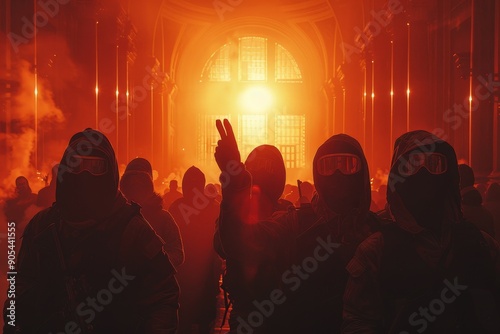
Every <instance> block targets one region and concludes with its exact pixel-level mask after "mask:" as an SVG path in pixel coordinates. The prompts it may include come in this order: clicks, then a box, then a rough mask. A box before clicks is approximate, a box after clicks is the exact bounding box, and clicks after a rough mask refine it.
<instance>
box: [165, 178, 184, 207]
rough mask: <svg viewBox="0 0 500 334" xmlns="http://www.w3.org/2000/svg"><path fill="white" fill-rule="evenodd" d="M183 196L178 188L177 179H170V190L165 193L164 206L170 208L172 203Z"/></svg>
mask: <svg viewBox="0 0 500 334" xmlns="http://www.w3.org/2000/svg"><path fill="white" fill-rule="evenodd" d="M181 197H182V193H181V192H180V191H179V190H178V185H177V180H170V182H169V183H168V191H165V193H164V194H163V207H164V208H165V209H168V208H169V207H170V205H172V203H174V202H175V201H176V200H178V199H179V198H181Z"/></svg>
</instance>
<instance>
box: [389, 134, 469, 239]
mask: <svg viewBox="0 0 500 334" xmlns="http://www.w3.org/2000/svg"><path fill="white" fill-rule="evenodd" d="M388 184H389V186H388V188H387V200H388V202H389V205H390V208H391V212H392V213H393V215H394V216H395V218H396V220H398V218H400V220H401V218H402V217H404V216H405V214H404V213H403V211H406V212H408V213H409V214H410V215H411V217H413V219H414V220H415V222H416V223H417V224H418V225H419V226H421V227H424V228H426V229H430V230H434V231H440V229H441V226H442V223H443V221H444V220H456V219H458V217H459V216H461V213H459V212H460V190H459V177H458V167H457V160H456V155H455V151H454V150H453V148H452V147H451V146H450V145H449V144H448V143H446V142H445V141H443V140H440V139H439V138H437V137H435V136H433V135H432V134H431V133H429V132H427V131H412V132H409V133H406V134H404V135H402V136H401V137H399V138H398V139H397V140H396V143H395V148H394V155H393V162H392V167H391V173H390V175H389V182H388Z"/></svg>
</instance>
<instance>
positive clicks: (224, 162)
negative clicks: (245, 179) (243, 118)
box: [214, 119, 241, 172]
mask: <svg viewBox="0 0 500 334" xmlns="http://www.w3.org/2000/svg"><path fill="white" fill-rule="evenodd" d="M215 126H216V127H217V130H218V131H219V134H220V138H221V139H220V140H219V141H218V142H217V147H216V148H215V154H214V157H215V161H217V165H218V166H219V168H220V170H221V171H222V172H224V171H226V169H228V166H229V164H230V163H231V164H239V163H241V157H240V151H238V144H237V143H236V138H235V137H234V132H233V127H232V126H231V123H229V121H228V120H227V119H224V124H222V122H221V120H220V119H218V120H216V121H215Z"/></svg>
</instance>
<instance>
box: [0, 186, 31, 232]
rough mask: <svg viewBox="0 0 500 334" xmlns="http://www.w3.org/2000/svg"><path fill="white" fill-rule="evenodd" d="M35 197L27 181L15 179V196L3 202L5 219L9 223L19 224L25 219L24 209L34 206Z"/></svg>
mask: <svg viewBox="0 0 500 334" xmlns="http://www.w3.org/2000/svg"><path fill="white" fill-rule="evenodd" d="M36 196H37V195H36V194H34V193H33V191H32V190H31V187H30V184H29V182H28V179H27V178H25V177H24V176H19V177H17V178H16V187H15V195H14V196H13V197H12V198H10V199H7V200H6V201H5V208H4V211H5V218H7V220H8V221H9V222H15V223H17V224H20V223H21V222H22V221H24V219H25V213H26V209H28V208H29V207H30V206H32V205H35V204H36ZM30 218H31V217H30ZM28 219H29V218H28Z"/></svg>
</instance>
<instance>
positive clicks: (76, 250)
mask: <svg viewBox="0 0 500 334" xmlns="http://www.w3.org/2000/svg"><path fill="white" fill-rule="evenodd" d="M118 179H119V177H118V166H117V162H116V158H115V154H114V151H113V148H112V146H111V144H110V143H109V141H108V139H107V138H106V137H105V136H104V135H103V134H102V133H100V132H99V131H96V130H92V129H86V130H84V131H82V132H78V133H76V134H75V135H74V136H73V137H71V139H70V141H69V145H68V147H67V148H66V150H65V152H64V154H63V157H62V159H61V162H60V164H59V169H58V174H57V184H56V202H55V204H54V205H53V206H52V207H50V208H48V209H46V210H43V211H41V212H40V213H38V214H37V215H36V216H35V217H34V218H33V219H32V220H31V221H30V223H29V224H28V226H27V227H26V230H25V232H24V236H23V243H22V246H21V249H20V251H19V258H18V261H17V266H16V270H17V276H16V298H15V309H16V310H15V325H9V321H11V320H12V319H11V318H10V316H11V311H9V306H10V305H9V303H8V301H7V303H6V304H5V306H4V319H5V326H4V333H61V332H64V333H66V332H69V331H71V332H79V333H90V332H92V333H175V332H176V329H177V309H178V296H179V288H178V285H177V282H176V280H175V277H174V268H173V266H172V264H171V263H170V261H169V259H168V256H167V255H166V254H165V253H164V252H163V249H162V242H161V239H160V238H158V236H157V235H156V234H155V232H154V231H153V229H152V228H151V226H150V225H149V224H148V223H147V222H146V220H144V218H143V217H142V216H141V214H140V212H139V207H138V206H136V205H130V204H127V203H126V200H125V199H124V198H123V196H122V195H121V193H120V192H119V191H118Z"/></svg>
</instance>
